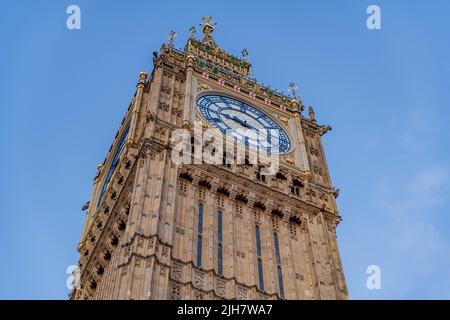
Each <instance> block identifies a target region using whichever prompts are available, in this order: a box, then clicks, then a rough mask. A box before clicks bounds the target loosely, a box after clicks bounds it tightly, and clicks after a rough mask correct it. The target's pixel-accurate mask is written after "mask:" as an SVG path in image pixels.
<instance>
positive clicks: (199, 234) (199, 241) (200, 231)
mask: <svg viewBox="0 0 450 320" xmlns="http://www.w3.org/2000/svg"><path fill="white" fill-rule="evenodd" d="M202 244H203V203H199V204H198V225H197V267H199V268H200V267H201V266H202Z"/></svg>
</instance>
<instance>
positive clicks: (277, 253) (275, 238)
mask: <svg viewBox="0 0 450 320" xmlns="http://www.w3.org/2000/svg"><path fill="white" fill-rule="evenodd" d="M273 242H274V244H275V257H276V260H277V272H278V286H279V287H280V297H282V298H284V286H283V274H282V272H281V259H280V247H279V244H278V235H277V234H276V233H274V234H273Z"/></svg>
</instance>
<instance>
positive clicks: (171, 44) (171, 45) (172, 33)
mask: <svg viewBox="0 0 450 320" xmlns="http://www.w3.org/2000/svg"><path fill="white" fill-rule="evenodd" d="M176 35H177V34H176V33H175V31H170V34H169V38H167V47H169V48H172V47H173V39H175V36H176Z"/></svg>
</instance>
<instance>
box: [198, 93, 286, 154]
mask: <svg viewBox="0 0 450 320" xmlns="http://www.w3.org/2000/svg"><path fill="white" fill-rule="evenodd" d="M197 108H198V110H199V111H200V113H201V114H202V116H203V117H204V118H205V119H206V120H207V121H208V122H209V123H211V124H213V125H214V126H215V127H216V128H218V129H219V130H220V131H221V132H222V133H224V134H227V135H228V136H231V137H233V138H234V139H235V140H237V141H239V142H241V143H244V144H245V145H247V146H250V147H253V148H257V149H260V150H264V151H266V152H268V153H286V152H288V151H289V149H290V148H291V142H290V140H289V137H288V135H287V134H286V132H285V131H284V130H283V129H282V128H281V127H280V125H279V124H278V123H277V122H275V121H274V120H273V119H272V118H271V117H269V116H268V115H266V114H265V113H263V112H261V111H259V110H258V109H256V108H254V107H252V106H250V105H248V104H246V103H244V102H242V101H239V100H236V99H233V98H230V97H226V96H221V95H205V96H202V97H200V98H199V99H198V100H197ZM249 132H253V134H248V133H249ZM256 133H257V135H256Z"/></svg>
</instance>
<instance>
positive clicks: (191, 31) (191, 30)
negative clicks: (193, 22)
mask: <svg viewBox="0 0 450 320" xmlns="http://www.w3.org/2000/svg"><path fill="white" fill-rule="evenodd" d="M196 31H197V30H196V29H195V27H194V26H192V27H190V28H189V32H190V33H189V39H194V34H195V32H196Z"/></svg>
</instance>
